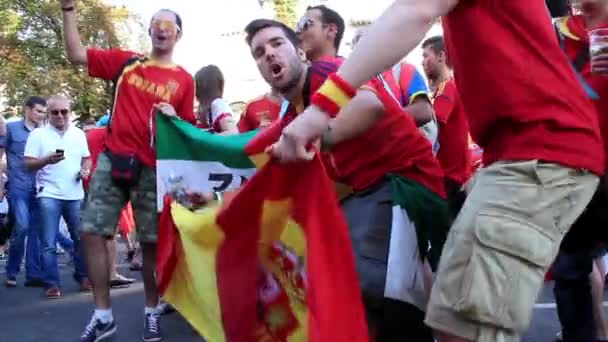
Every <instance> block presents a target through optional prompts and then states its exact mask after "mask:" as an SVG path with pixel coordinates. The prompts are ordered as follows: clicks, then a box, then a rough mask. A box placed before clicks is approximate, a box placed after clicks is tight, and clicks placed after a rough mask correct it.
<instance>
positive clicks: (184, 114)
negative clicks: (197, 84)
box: [176, 72, 196, 125]
mask: <svg viewBox="0 0 608 342" xmlns="http://www.w3.org/2000/svg"><path fill="white" fill-rule="evenodd" d="M186 75H187V77H186V78H185V81H184V95H183V96H182V98H181V101H180V102H179V104H178V106H177V107H178V108H176V110H177V115H178V116H179V117H180V118H181V119H182V120H184V121H188V122H189V123H191V124H193V125H195V124H196V117H195V116H194V79H193V78H192V76H191V75H190V74H189V73H187V72H186Z"/></svg>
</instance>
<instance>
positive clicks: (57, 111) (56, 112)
mask: <svg viewBox="0 0 608 342" xmlns="http://www.w3.org/2000/svg"><path fill="white" fill-rule="evenodd" d="M69 113H70V111H69V110H68V109H53V110H51V115H59V114H61V115H63V116H66V115H68V114H69Z"/></svg>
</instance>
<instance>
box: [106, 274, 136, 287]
mask: <svg viewBox="0 0 608 342" xmlns="http://www.w3.org/2000/svg"><path fill="white" fill-rule="evenodd" d="M134 282H135V279H130V278H125V277H123V276H121V275H120V274H119V275H118V276H117V277H116V279H112V280H110V287H111V288H113V289H122V288H126V287H129V286H131V284H133V283H134Z"/></svg>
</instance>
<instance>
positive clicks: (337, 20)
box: [306, 5, 346, 50]
mask: <svg viewBox="0 0 608 342" xmlns="http://www.w3.org/2000/svg"><path fill="white" fill-rule="evenodd" d="M306 10H307V11H310V10H319V11H321V18H322V20H323V24H325V25H329V24H334V25H336V29H337V30H338V32H336V39H335V40H334V47H335V48H336V50H339V49H340V44H341V43H342V38H343V37H344V30H345V28H346V25H345V24H344V19H343V18H342V16H341V15H340V14H338V12H336V11H334V10H332V9H331V8H329V7H327V6H325V5H318V6H308V8H307V9H306Z"/></svg>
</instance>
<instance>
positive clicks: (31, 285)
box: [24, 279, 45, 287]
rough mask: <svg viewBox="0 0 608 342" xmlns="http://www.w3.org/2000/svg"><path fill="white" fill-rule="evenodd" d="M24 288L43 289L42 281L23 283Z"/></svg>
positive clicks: (31, 280)
mask: <svg viewBox="0 0 608 342" xmlns="http://www.w3.org/2000/svg"><path fill="white" fill-rule="evenodd" d="M24 285H25V287H44V286H45V285H44V281H42V279H30V280H26V281H25V284H24Z"/></svg>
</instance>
